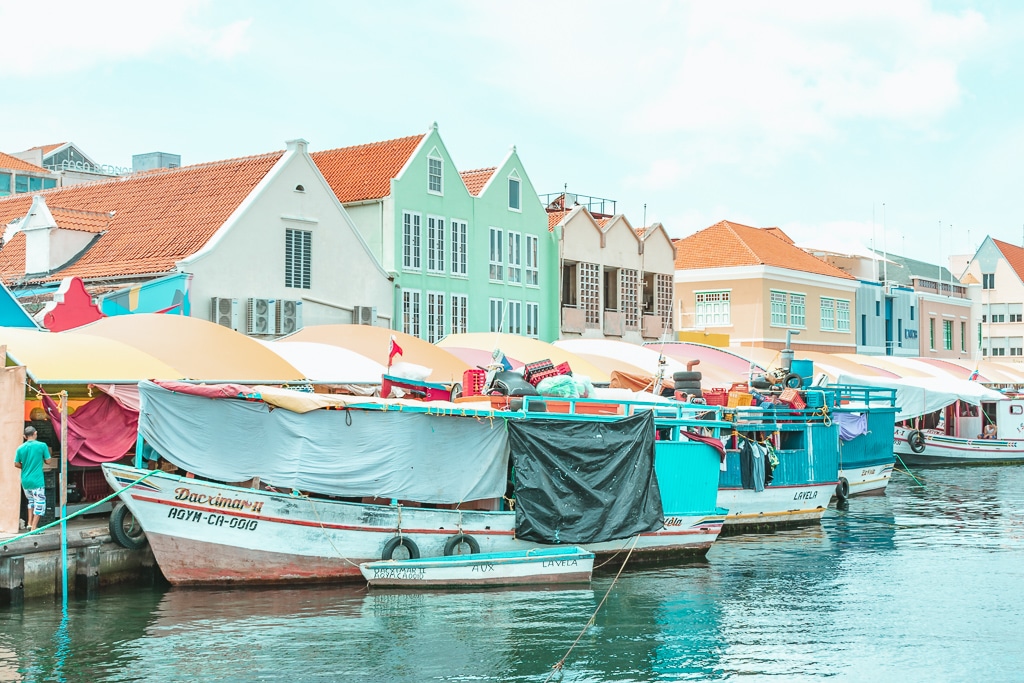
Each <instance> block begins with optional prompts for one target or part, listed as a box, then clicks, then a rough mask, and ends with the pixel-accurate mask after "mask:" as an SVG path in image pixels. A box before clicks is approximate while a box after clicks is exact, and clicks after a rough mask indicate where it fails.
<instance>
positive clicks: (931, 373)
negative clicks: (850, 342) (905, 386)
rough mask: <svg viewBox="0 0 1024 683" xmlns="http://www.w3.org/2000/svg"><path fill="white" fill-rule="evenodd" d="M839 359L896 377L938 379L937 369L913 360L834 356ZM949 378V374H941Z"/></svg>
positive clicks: (843, 354) (887, 357) (837, 354)
mask: <svg viewBox="0 0 1024 683" xmlns="http://www.w3.org/2000/svg"><path fill="white" fill-rule="evenodd" d="M833 355H834V356H837V357H839V358H845V359H847V360H849V361H852V362H854V363H857V364H858V365H860V366H861V367H869V368H878V369H879V370H884V371H886V372H891V373H892V374H893V375H895V376H896V377H904V378H906V377H922V378H923V377H936V376H937V375H936V370H937V369H936V368H935V367H934V366H930V365H927V364H923V365H922V364H921V363H914V362H913V361H912V359H909V358H900V357H898V356H858V355H856V354H853V353H836V354H833ZM941 375H942V376H946V377H949V375H948V374H945V373H941Z"/></svg>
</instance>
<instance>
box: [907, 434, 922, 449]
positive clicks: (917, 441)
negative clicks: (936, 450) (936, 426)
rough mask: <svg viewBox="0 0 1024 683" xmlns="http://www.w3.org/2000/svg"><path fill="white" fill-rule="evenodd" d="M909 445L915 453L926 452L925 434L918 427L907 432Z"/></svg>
mask: <svg viewBox="0 0 1024 683" xmlns="http://www.w3.org/2000/svg"><path fill="white" fill-rule="evenodd" d="M907 445H908V446H910V450H912V451H914V452H915V453H924V448H925V444H924V434H922V433H921V431H920V430H918V429H912V430H911V431H909V432H907Z"/></svg>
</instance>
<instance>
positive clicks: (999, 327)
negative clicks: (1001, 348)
mask: <svg viewBox="0 0 1024 683" xmlns="http://www.w3.org/2000/svg"><path fill="white" fill-rule="evenodd" d="M966 272H967V273H970V274H971V275H973V276H974V278H975V279H976V280H977V281H978V282H983V277H982V276H983V275H984V274H985V273H994V274H995V287H994V288H993V289H984V288H981V289H977V290H975V289H973V288H972V290H971V295H972V297H973V298H974V299H975V301H976V302H977V304H979V305H978V307H977V310H978V315H980V316H983V317H975V318H974V319H973V320H972V321H971V323H972V324H971V325H969V327H974V330H973V331H971V332H970V335H969V336H970V337H971V340H972V342H971V343H972V348H974V347H976V346H977V339H978V325H979V324H980V325H981V336H982V337H983V338H984V339H986V340H987V339H989V338H997V339H1004V338H1019V337H1024V322H1010V319H1009V316H1007V318H1006V320H1005V321H1004V322H992V319H991V316H990V313H989V311H990V308H991V307H992V306H993V305H1000V304H1015V305H1020V304H1022V303H1024V283H1022V282H1021V279H1020V277H1019V276H1018V275H1017V273H1016V271H1014V270H1013V268H1012V267H1011V266H1010V264H1009V263H1008V262H1007V261H1006V259H1005V258H1004V257H1003V255H1002V252H1000V251H999V249H998V247H996V245H995V243H993V242H992V239H991V238H986V239H985V241H984V242H983V243H982V245H981V247H979V248H978V251H977V253H976V254H975V256H974V258H973V259H972V260H971V262H970V264H969V265H968V266H967V271H966ZM988 348H989V345H988V344H987V343H986V344H983V345H982V353H983V354H985V356H986V357H989V356H988V354H987V351H988ZM1009 353H1010V352H1009V351H1007V355H1006V356H1005V359H1006V360H1011V358H1010V356H1009ZM996 360H1004V357H1003V356H998V357H996ZM1012 360H1020V358H1017V357H1014V358H1012Z"/></svg>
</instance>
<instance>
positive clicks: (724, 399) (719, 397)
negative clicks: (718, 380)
mask: <svg viewBox="0 0 1024 683" xmlns="http://www.w3.org/2000/svg"><path fill="white" fill-rule="evenodd" d="M703 394H704V402H705V403H707V404H708V405H709V406H724V405H727V404H728V403H729V392H728V391H726V390H725V389H708V390H707V391H705V392H703Z"/></svg>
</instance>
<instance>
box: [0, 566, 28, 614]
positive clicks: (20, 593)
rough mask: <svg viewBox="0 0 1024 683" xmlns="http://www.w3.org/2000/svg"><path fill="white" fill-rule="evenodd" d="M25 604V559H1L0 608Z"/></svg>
mask: <svg viewBox="0 0 1024 683" xmlns="http://www.w3.org/2000/svg"><path fill="white" fill-rule="evenodd" d="M23 604H25V557H24V556H23V555H14V556H9V557H0V606H4V607H7V606H11V607H20V606H21V605H23Z"/></svg>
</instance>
